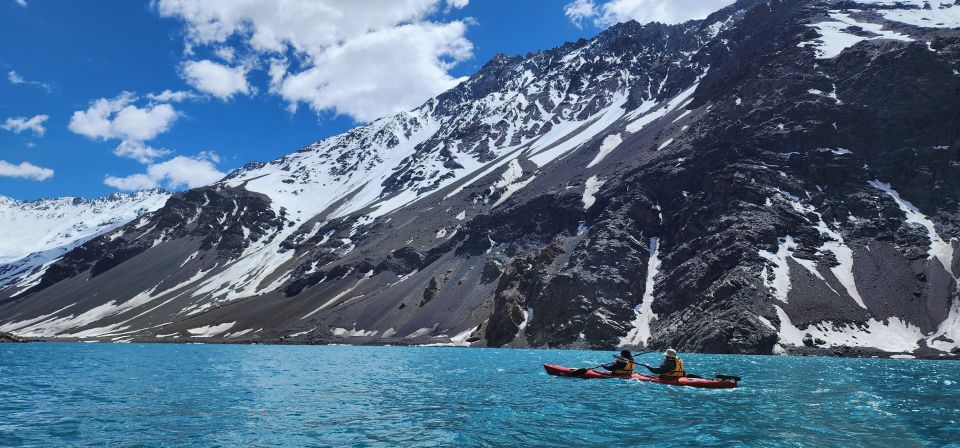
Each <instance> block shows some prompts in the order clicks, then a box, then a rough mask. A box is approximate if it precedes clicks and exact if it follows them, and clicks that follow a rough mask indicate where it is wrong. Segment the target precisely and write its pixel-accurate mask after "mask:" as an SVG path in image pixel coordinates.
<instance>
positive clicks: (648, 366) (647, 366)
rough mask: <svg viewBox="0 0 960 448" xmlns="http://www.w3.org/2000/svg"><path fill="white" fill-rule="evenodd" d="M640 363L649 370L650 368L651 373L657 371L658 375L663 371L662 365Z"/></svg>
mask: <svg viewBox="0 0 960 448" xmlns="http://www.w3.org/2000/svg"><path fill="white" fill-rule="evenodd" d="M640 365H641V366H644V367H646V368H647V370H649V371H650V372H651V373H655V374H657V375H659V374H661V373H663V369H662V368H660V367H653V366H651V365H650V364H640Z"/></svg>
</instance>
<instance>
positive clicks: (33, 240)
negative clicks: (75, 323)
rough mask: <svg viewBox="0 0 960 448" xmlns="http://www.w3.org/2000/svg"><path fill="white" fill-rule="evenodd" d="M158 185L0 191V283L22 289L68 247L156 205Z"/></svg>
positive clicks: (161, 196) (161, 197)
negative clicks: (48, 195) (55, 192)
mask: <svg viewBox="0 0 960 448" xmlns="http://www.w3.org/2000/svg"><path fill="white" fill-rule="evenodd" d="M169 197H170V195H169V193H167V192H165V191H163V190H145V191H141V192H138V193H134V194H129V195H125V194H112V195H110V196H106V197H103V198H100V199H94V200H87V199H83V198H77V197H65V198H56V199H40V200H36V201H18V200H14V199H10V198H7V197H3V196H0V229H3V232H0V287H13V288H19V289H25V288H28V287H30V286H32V285H33V284H34V283H35V282H37V281H39V280H40V277H41V276H42V275H43V272H44V271H45V269H46V266H49V265H50V264H51V263H53V262H54V261H55V260H57V259H59V258H60V257H61V256H63V254H65V253H67V252H69V251H70V250H72V249H73V248H75V247H77V246H79V245H81V244H83V243H85V242H87V241H88V240H90V239H92V238H95V237H97V236H99V235H101V234H103V233H106V232H109V231H111V230H113V229H116V228H117V227H120V226H121V225H123V224H126V223H128V222H130V221H132V220H133V219H135V218H138V217H140V216H142V215H144V214H146V213H148V212H152V211H154V210H157V209H159V208H160V207H162V206H163V204H164V202H166V200H167V198H169Z"/></svg>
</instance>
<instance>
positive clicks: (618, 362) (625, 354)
mask: <svg viewBox="0 0 960 448" xmlns="http://www.w3.org/2000/svg"><path fill="white" fill-rule="evenodd" d="M636 365H637V362H636V361H634V360H633V355H631V354H630V350H622V351H620V355H619V356H617V355H613V362H611V363H610V364H604V365H602V366H600V367H603V368H604V369H607V370H609V371H610V373H611V374H613V375H618V376H630V375H633V368H634V367H636Z"/></svg>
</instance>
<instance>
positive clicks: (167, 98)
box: [145, 89, 197, 103]
mask: <svg viewBox="0 0 960 448" xmlns="http://www.w3.org/2000/svg"><path fill="white" fill-rule="evenodd" d="M145 96H146V97H147V99H148V100H151V101H156V102H158V103H179V102H182V101H185V100H189V99H193V98H196V97H197V95H196V94H195V93H193V92H187V91H185V90H177V91H173V90H170V89H167V90H164V91H163V92H160V93H148V94H146V95H145Z"/></svg>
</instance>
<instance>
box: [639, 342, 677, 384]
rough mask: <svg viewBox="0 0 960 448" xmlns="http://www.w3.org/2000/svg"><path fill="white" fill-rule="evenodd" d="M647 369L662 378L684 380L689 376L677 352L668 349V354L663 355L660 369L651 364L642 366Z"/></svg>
mask: <svg viewBox="0 0 960 448" xmlns="http://www.w3.org/2000/svg"><path fill="white" fill-rule="evenodd" d="M641 365H642V366H644V367H646V368H647V370H649V371H651V372H653V373H656V374H657V375H660V376H661V377H662V378H682V377H685V376H687V372H686V371H685V370H683V360H682V359H680V357H678V356H677V351H676V350H674V349H672V348H668V349H667V351H666V352H664V353H663V363H662V364H660V367H650V364H641Z"/></svg>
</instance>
